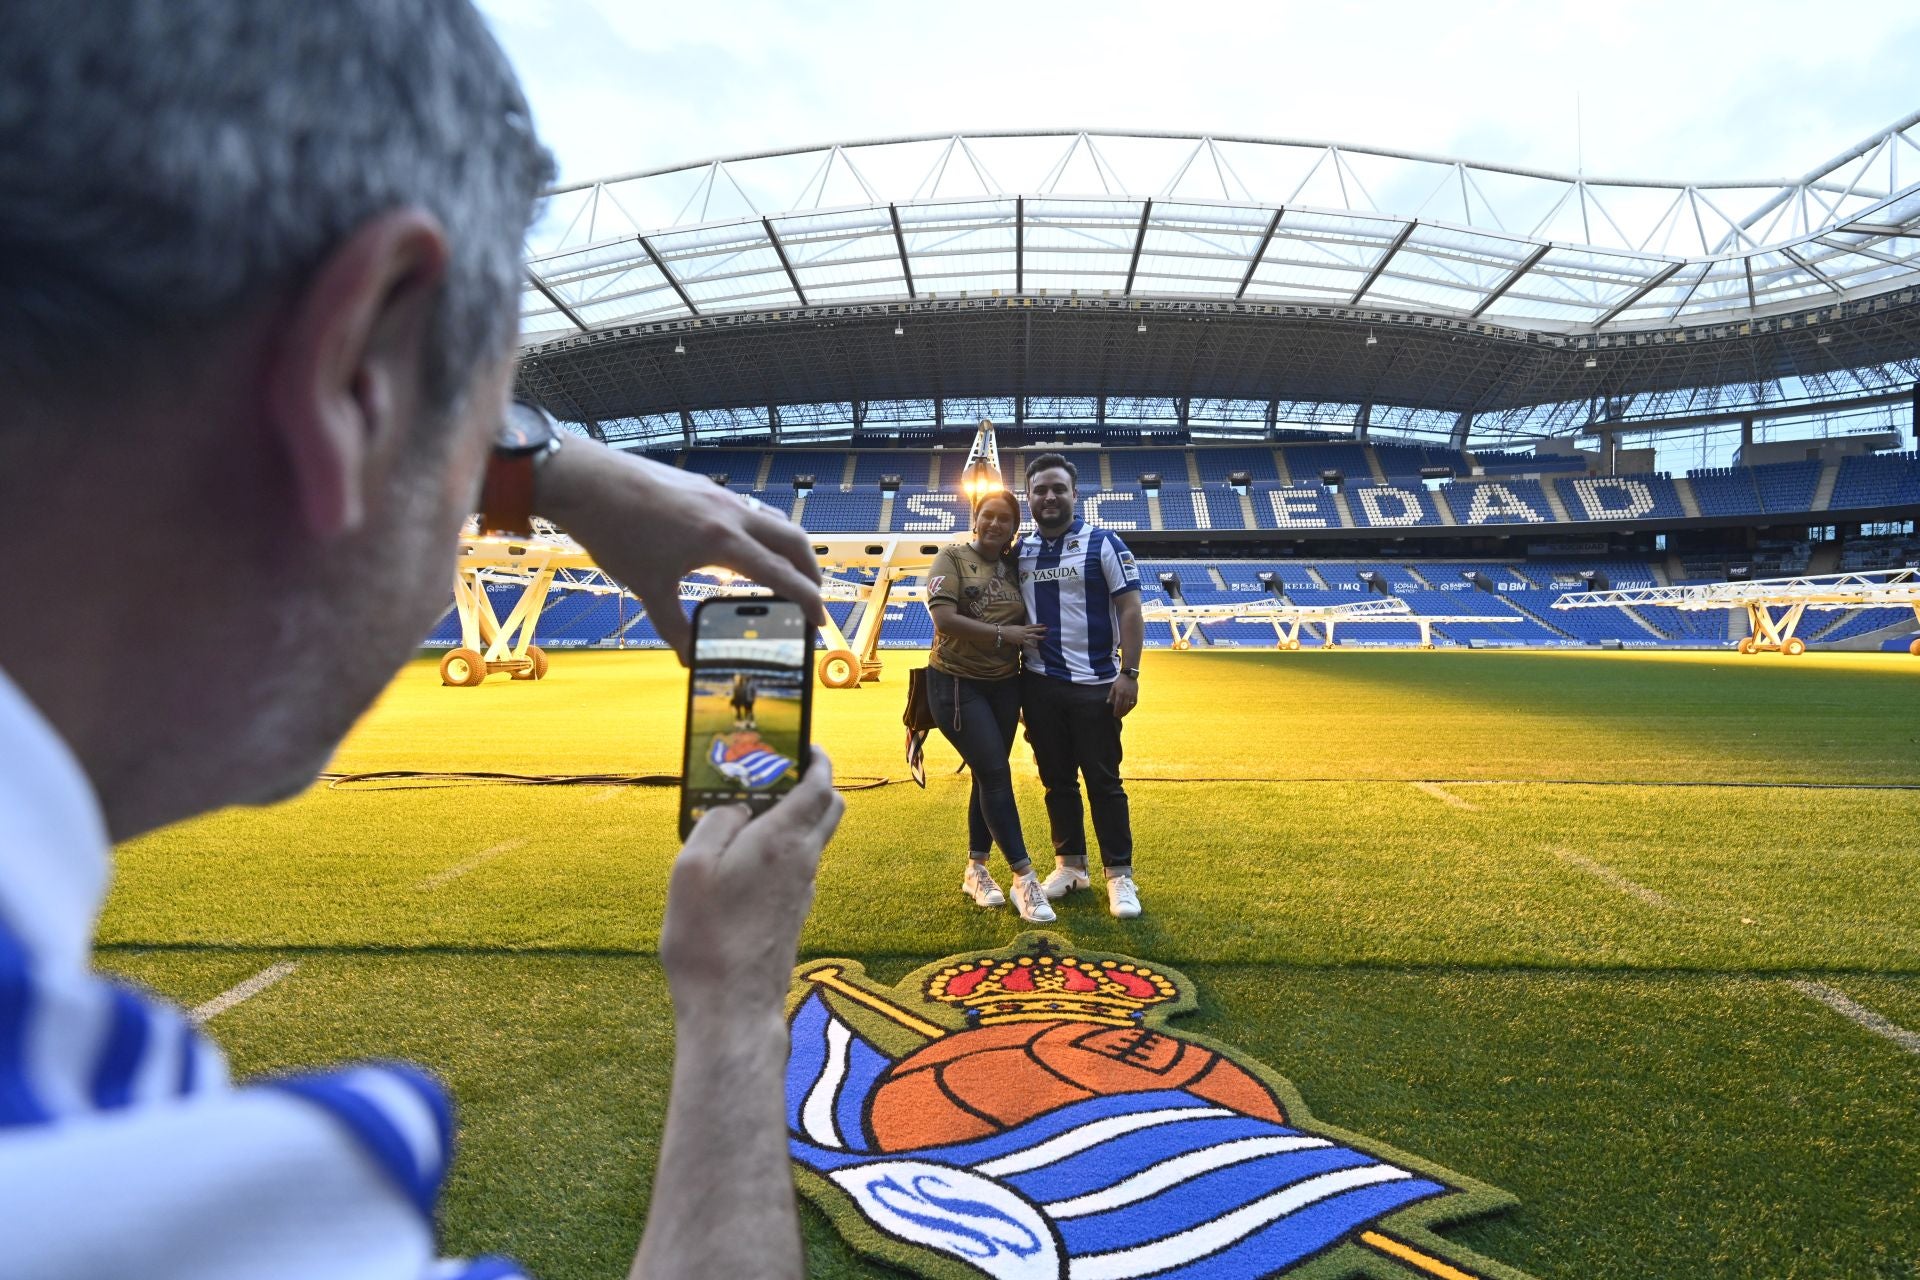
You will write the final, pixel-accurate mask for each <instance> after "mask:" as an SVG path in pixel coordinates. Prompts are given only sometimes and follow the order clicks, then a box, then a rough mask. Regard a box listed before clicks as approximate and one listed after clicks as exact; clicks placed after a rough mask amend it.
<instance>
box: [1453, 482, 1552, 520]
mask: <svg viewBox="0 0 1920 1280" xmlns="http://www.w3.org/2000/svg"><path fill="white" fill-rule="evenodd" d="M1439 492H1440V494H1441V495H1442V496H1443V497H1444V498H1445V500H1446V502H1447V504H1448V505H1449V506H1451V507H1452V508H1453V518H1454V520H1455V522H1456V523H1458V524H1464V525H1488V524H1547V523H1550V522H1551V521H1552V520H1553V508H1552V507H1550V506H1548V505H1547V495H1546V492H1545V491H1544V490H1543V489H1541V487H1540V482H1539V481H1538V480H1520V479H1516V478H1512V477H1509V478H1508V479H1505V480H1464V481H1457V482H1455V483H1453V484H1446V485H1442V486H1440V489H1439Z"/></svg>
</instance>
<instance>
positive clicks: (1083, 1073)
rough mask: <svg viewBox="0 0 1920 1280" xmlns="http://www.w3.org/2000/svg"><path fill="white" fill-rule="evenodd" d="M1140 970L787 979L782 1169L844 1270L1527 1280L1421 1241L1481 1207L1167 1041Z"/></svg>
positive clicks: (1265, 1078)
mask: <svg viewBox="0 0 1920 1280" xmlns="http://www.w3.org/2000/svg"><path fill="white" fill-rule="evenodd" d="M1195 1007H1196V990H1195V987H1194V984H1193V983H1192V982H1191V981H1190V980H1189V979H1187V978H1186V977H1184V976H1182V975H1181V974H1179V973H1177V972H1175V971H1174V970H1172V969H1169V968H1167V967H1166V966H1164V965H1157V964H1149V963H1144V962H1141V961H1138V960H1135V959H1132V958H1131V957H1127V956H1121V955H1112V954H1104V953H1096V952H1088V951H1075V950H1072V949H1070V944H1069V943H1068V942H1067V941H1066V940H1065V939H1064V938H1061V937H1060V936H1059V935H1056V934H1049V933H1023V934H1021V935H1020V936H1019V937H1018V938H1016V939H1015V940H1014V941H1013V943H1012V944H1011V945H1009V946H1007V947H1004V948H1001V949H1000V950H997V951H977V952H976V951H969V952H964V953H962V954H960V955H955V956H949V957H947V958H946V959H944V960H937V961H935V962H934V963H932V964H930V965H928V966H926V967H925V968H922V969H920V970H919V971H917V972H915V973H912V974H909V975H908V976H907V977H906V978H904V979H902V980H901V981H900V983H899V984H898V985H896V986H892V987H888V986H885V985H882V984H881V983H878V982H875V981H873V980H872V979H870V978H868V977H867V976H866V974H865V972H864V970H863V969H862V967H861V966H860V965H859V964H858V963H857V962H855V961H849V960H814V961H810V962H808V963H806V964H803V965H801V966H800V967H799V968H797V969H795V970H794V980H793V986H792V989H791V991H790V993H789V996H788V1016H789V1025H790V1029H791V1033H792V1047H791V1050H790V1053H789V1056H788V1060H787V1077H786V1107H787V1130H788V1147H789V1150H790V1152H791V1155H792V1159H793V1163H794V1171H795V1178H796V1182H797V1185H798V1186H799V1188H800V1190H801V1192H802V1194H804V1195H806V1196H807V1197H808V1198H809V1199H810V1200H812V1201H813V1202H814V1203H815V1204H817V1205H818V1206H819V1207H820V1208H821V1209H823V1210H824V1211H825V1212H826V1213H827V1214H828V1216H829V1217H831V1218H832V1219H833V1221H834V1224H835V1226H836V1227H837V1228H838V1229H839V1231H840V1233H841V1234H842V1235H843V1236H845V1237H846V1239H847V1240H848V1241H849V1242H850V1243H851V1244H853V1245H854V1246H855V1247H856V1248H858V1249H859V1250H861V1251H862V1252H864V1253H867V1254H870V1255H872V1256H874V1257H876V1258H880V1259H882V1260H884V1261H887V1262H890V1263H892V1264H894V1265H895V1266H899V1267H903V1268H906V1269H907V1270H909V1271H911V1272H913V1273H914V1274H916V1275H921V1276H929V1277H955V1278H957V1277H979V1276H988V1277H992V1278H993V1280H1122V1278H1123V1277H1130V1276H1147V1275H1153V1276H1160V1275H1165V1276H1180V1277H1190V1278H1192V1280H1202V1278H1204V1280H1257V1278H1262V1277H1293V1278H1295V1280H1333V1278H1335V1277H1342V1276H1361V1275H1365V1276H1370V1277H1388V1276H1398V1277H1407V1278H1408V1280H1414V1278H1425V1280H1436V1278H1438V1280H1527V1278H1526V1277H1525V1276H1523V1275H1522V1273H1520V1272H1518V1271H1516V1270H1514V1269H1513V1268H1511V1267H1508V1266H1505V1265H1503V1264H1501V1263H1498V1262H1495V1261H1493V1260H1491V1259H1487V1258H1483V1257H1480V1256H1478V1255H1476V1254H1474V1253H1473V1252H1471V1251H1469V1250H1467V1249H1466V1248H1464V1247H1462V1246H1460V1245H1456V1244H1453V1243H1451V1242H1449V1241H1448V1240H1446V1239H1445V1238H1443V1237H1442V1236H1441V1235H1439V1234H1438V1231H1439V1229H1440V1228H1441V1227H1443V1226H1447V1225H1450V1224H1453V1223H1457V1222H1460V1221H1462V1220H1464V1219H1467V1218H1472V1217H1478V1216H1480V1215H1483V1214H1487V1213H1492V1212H1495V1211H1498V1210H1502V1209H1506V1208H1509V1207H1511V1206H1512V1205H1514V1204H1515V1203H1516V1201H1515V1199H1514V1198H1513V1197H1512V1196H1511V1195H1509V1194H1507V1193H1506V1192H1504V1191H1500V1190H1498V1189H1497V1188H1494V1187H1491V1186H1488V1185H1486V1184H1485V1183H1482V1182H1478V1181H1475V1180H1474V1179H1472V1178H1469V1177H1466V1176H1464V1175H1461V1174H1458V1173H1454V1172H1451V1171H1449V1170H1447V1169H1443V1168H1441V1167H1439V1166H1438V1165H1435V1164H1433V1163H1431V1162H1429V1161H1426V1160H1422V1159H1420V1158H1418V1157H1416V1156H1412V1155H1408V1154H1407V1153H1405V1152H1401V1151H1397V1150H1395V1149H1394V1148H1392V1147H1389V1146H1387V1145H1385V1144H1384V1143H1380V1142H1375V1141H1373V1140H1371V1139H1368V1138H1364V1137H1361V1136H1359V1135H1357V1134H1353V1133H1348V1132H1346V1131H1344V1130H1341V1129H1336V1128H1334V1127H1332V1126H1331V1125H1327V1124H1323V1123H1321V1122H1320V1121H1317V1120H1315V1119H1314V1118H1313V1117H1312V1115H1310V1114H1309V1113H1308V1111H1307V1109H1306V1105H1305V1103H1304V1102H1303V1101H1302V1100H1301V1098H1300V1095H1299V1094H1298V1092H1296V1091H1295V1089H1294V1087H1293V1086H1292V1085H1291V1084H1290V1083H1289V1082H1288V1081H1287V1080H1285V1079H1284V1078H1283V1077H1281V1076H1280V1075H1278V1074H1277V1073H1275V1072H1274V1071H1272V1070H1271V1069H1270V1068H1268V1067H1266V1066H1264V1065H1263V1064H1261V1063H1260V1062H1257V1061H1255V1060H1254V1059H1253V1058H1251V1057H1248V1056H1246V1055H1244V1054H1241V1053H1239V1052H1237V1051H1235V1050H1234V1049H1232V1048H1231V1047H1229V1046H1227V1045H1224V1044H1221V1043H1219V1042H1216V1041H1213V1040H1209V1039H1207V1038H1206V1037H1204V1036H1200V1035H1196V1034H1190V1033H1187V1032H1182V1031H1174V1030H1169V1029H1168V1028H1167V1026H1166V1024H1167V1022H1168V1021H1170V1020H1171V1019H1172V1018H1174V1017H1176V1016H1178V1015H1180V1014H1184V1013H1189V1012H1191V1011H1193V1009H1194V1008H1195Z"/></svg>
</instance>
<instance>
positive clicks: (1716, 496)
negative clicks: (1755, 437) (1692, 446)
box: [1687, 467, 1811, 516]
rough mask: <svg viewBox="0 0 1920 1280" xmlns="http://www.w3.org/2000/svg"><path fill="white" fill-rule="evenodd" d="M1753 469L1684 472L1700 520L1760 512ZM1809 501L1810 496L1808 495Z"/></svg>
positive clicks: (1704, 469)
mask: <svg viewBox="0 0 1920 1280" xmlns="http://www.w3.org/2000/svg"><path fill="white" fill-rule="evenodd" d="M1753 473H1754V468H1752V467H1702V468H1700V469H1698V470H1696V471H1689V472H1687V483H1688V485H1689V486H1691V487H1692V489H1693V499H1694V502H1695V503H1697V504H1698V505H1699V507H1700V514H1701V515H1703V516H1744V515H1752V514H1755V513H1757V512H1758V511H1759V510H1760V490H1759V488H1758V487H1757V486H1756V484H1755V482H1754V477H1753ZM1809 497H1811V495H1809Z"/></svg>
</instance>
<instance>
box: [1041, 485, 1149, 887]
mask: <svg viewBox="0 0 1920 1280" xmlns="http://www.w3.org/2000/svg"><path fill="white" fill-rule="evenodd" d="M1078 479H1079V475H1078V472H1077V471H1076V470H1075V469H1074V465H1073V463H1072V462H1070V461H1069V460H1068V459H1066V458H1065V457H1063V456H1061V455H1060V454H1057V453H1043V454H1041V455H1039V456H1038V457H1036V458H1034V459H1032V460H1031V461H1029V462H1028V463H1027V507H1028V510H1029V511H1030V512H1031V513H1032V515H1033V522H1034V525H1035V532H1033V533H1031V534H1029V535H1027V536H1026V537H1025V538H1022V539H1021V540H1020V591H1021V594H1022V595H1023V596H1025V597H1026V602H1027V617H1028V618H1030V619H1032V620H1033V621H1034V622H1035V623H1038V624H1039V625H1041V626H1043V627H1045V628H1046V631H1045V633H1044V636H1043V638H1042V639H1041V641H1040V643H1039V644H1038V645H1037V646H1035V647H1032V648H1029V649H1027V650H1026V651H1025V653H1024V654H1023V658H1024V665H1023V668H1022V672H1021V677H1020V710H1021V715H1022V717H1023V718H1024V719H1025V721H1026V725H1027V741H1028V742H1029V743H1030V744H1031V745H1032V746H1033V761H1034V764H1035V765H1037V766H1038V767H1039V770H1040V781H1041V784H1042V785H1043V786H1044V787H1045V788H1046V794H1047V820H1048V823H1049V825H1050V826H1051V827H1052V829H1053V854H1054V863H1055V865H1054V869H1053V874H1052V875H1050V876H1048V877H1047V879H1046V881H1045V882H1044V884H1043V885H1042V886H1041V887H1042V888H1043V889H1045V890H1046V894H1047V896H1048V897H1049V898H1060V897H1064V896H1066V895H1067V894H1068V893H1071V892H1072V891H1073V890H1075V889H1084V888H1086V887H1088V885H1090V884H1091V883H1092V880H1091V878H1090V877H1089V875H1088V874H1087V831H1086V826H1085V823H1084V821H1083V819H1082V816H1081V808H1080V779H1082V778H1084V779H1085V780H1086V784H1087V804H1088V805H1089V806H1090V807H1091V808H1092V809H1093V831H1094V835H1095V837H1096V838H1097V839H1098V840H1099V842H1100V862H1101V864H1102V866H1103V867H1104V868H1105V871H1106V879H1107V907H1108V909H1109V910H1111V911H1112V912H1113V914H1114V915H1116V916H1120V917H1122V918H1127V917H1131V916H1137V915H1139V914H1140V894H1139V890H1138V889H1136V888H1135V886H1134V883H1133V825H1132V821H1131V819H1130V817H1129V815H1128V812H1127V792H1126V788H1125V787H1124V786H1123V785H1122V784H1121V781H1120V755H1121V752H1120V726H1121V721H1123V720H1124V719H1125V718H1126V716H1127V713H1128V712H1130V711H1132V710H1133V708H1134V705H1135V704H1136V703H1137V702H1138V701H1139V699H1140V646H1141V643H1142V641H1143V639H1144V637H1145V634H1146V627H1145V623H1144V622H1143V621H1142V619H1141V616H1140V570H1139V569H1138V568H1137V567H1135V565H1134V562H1133V553H1132V552H1130V551H1128V550H1127V547H1126V544H1125V543H1123V542H1121V541H1120V539H1119V538H1118V537H1116V536H1114V534H1113V533H1112V532H1111V531H1109V530H1106V529H1096V528H1093V527H1092V526H1090V525H1088V524H1087V523H1086V522H1084V521H1082V520H1078V519H1075V518H1074V506H1075V503H1076V501H1077V499H1078V496H1079V491H1078V488H1077V485H1078Z"/></svg>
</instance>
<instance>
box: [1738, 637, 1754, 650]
mask: <svg viewBox="0 0 1920 1280" xmlns="http://www.w3.org/2000/svg"><path fill="white" fill-rule="evenodd" d="M1753 650H1754V642H1753V637H1752V636H1746V637H1744V638H1743V639H1742V640H1741V641H1740V652H1742V653H1752V652H1753Z"/></svg>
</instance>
